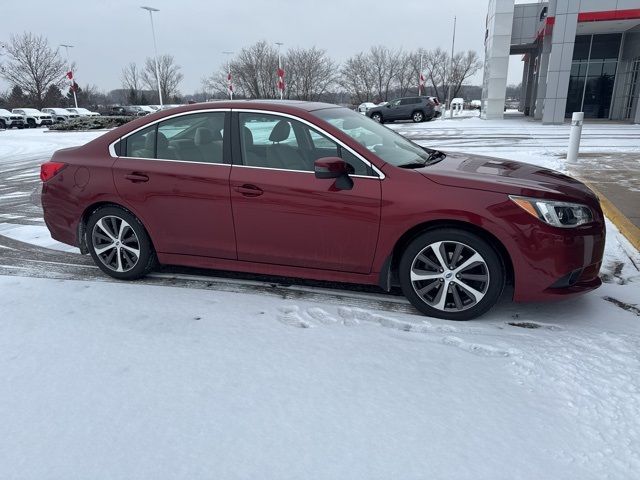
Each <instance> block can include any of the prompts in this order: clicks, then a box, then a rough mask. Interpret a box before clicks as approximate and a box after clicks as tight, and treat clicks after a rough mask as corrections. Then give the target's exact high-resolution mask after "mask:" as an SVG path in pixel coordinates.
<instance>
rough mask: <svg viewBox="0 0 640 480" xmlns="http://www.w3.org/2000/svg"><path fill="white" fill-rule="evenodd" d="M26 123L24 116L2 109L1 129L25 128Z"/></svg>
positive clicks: (0, 111) (0, 114)
mask: <svg viewBox="0 0 640 480" xmlns="http://www.w3.org/2000/svg"><path fill="white" fill-rule="evenodd" d="M25 125H26V122H25V120H24V117H23V116H22V115H18V114H17V113H12V112H10V111H9V110H5V109H4V108H0V128H1V129H8V128H14V127H15V128H24V127H25Z"/></svg>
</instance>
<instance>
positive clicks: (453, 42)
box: [447, 17, 456, 118]
mask: <svg viewBox="0 0 640 480" xmlns="http://www.w3.org/2000/svg"><path fill="white" fill-rule="evenodd" d="M455 45H456V17H453V40H452V41H451V59H450V61H449V91H448V93H447V104H448V105H449V117H451V118H453V108H451V100H452V99H451V80H452V79H453V50H454V48H455Z"/></svg>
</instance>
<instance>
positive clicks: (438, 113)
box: [428, 97, 442, 118]
mask: <svg viewBox="0 0 640 480" xmlns="http://www.w3.org/2000/svg"><path fill="white" fill-rule="evenodd" d="M428 98H430V99H431V101H432V102H433V105H434V107H433V108H434V115H433V116H434V117H435V118H438V117H439V116H441V115H442V105H441V104H440V100H438V97H428Z"/></svg>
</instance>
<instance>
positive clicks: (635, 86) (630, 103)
mask: <svg viewBox="0 0 640 480" xmlns="http://www.w3.org/2000/svg"><path fill="white" fill-rule="evenodd" d="M630 65H631V68H630V69H629V71H628V72H627V74H626V76H625V85H624V98H625V102H624V112H623V113H624V118H632V116H633V114H634V113H635V110H636V106H637V105H638V97H639V96H640V57H636V58H634V59H633V60H632V61H631V63H630Z"/></svg>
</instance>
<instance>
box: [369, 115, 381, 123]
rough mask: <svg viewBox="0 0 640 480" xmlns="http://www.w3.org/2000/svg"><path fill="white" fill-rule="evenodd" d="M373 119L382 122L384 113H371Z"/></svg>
mask: <svg viewBox="0 0 640 480" xmlns="http://www.w3.org/2000/svg"><path fill="white" fill-rule="evenodd" d="M371 119H372V120H374V121H376V122H378V123H382V115H380V114H379V113H373V114H371Z"/></svg>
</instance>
